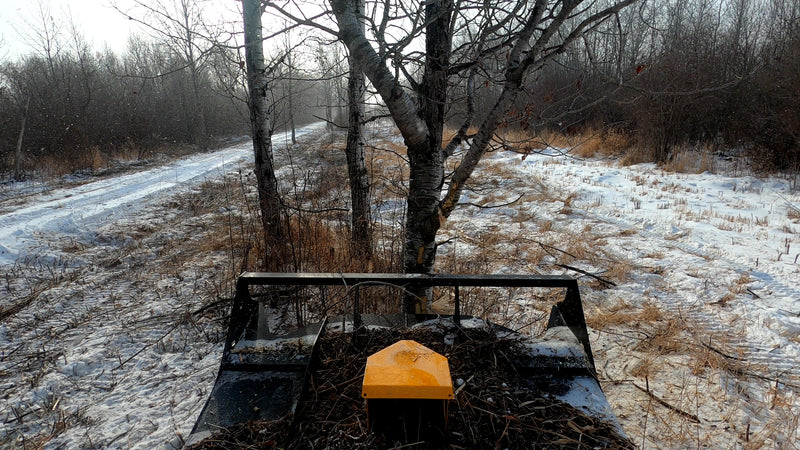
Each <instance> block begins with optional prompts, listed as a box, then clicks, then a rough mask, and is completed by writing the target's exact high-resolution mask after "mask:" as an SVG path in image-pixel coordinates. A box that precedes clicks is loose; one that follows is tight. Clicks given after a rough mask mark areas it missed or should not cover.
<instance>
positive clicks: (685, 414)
mask: <svg viewBox="0 0 800 450" xmlns="http://www.w3.org/2000/svg"><path fill="white" fill-rule="evenodd" d="M631 384H632V385H633V386H634V387H635V388H637V389H639V390H640V391H642V392H644V393H645V394H647V395H648V396H649V397H650V398H651V399H653V400H655V401H656V402H658V403H659V404H660V405H661V406H663V407H665V408H667V409H669V410H670V411H673V412H675V413H678V414H679V415H681V416H683V417H686V418H687V419H689V420H691V421H692V422H694V423H700V418H698V417H697V416H696V415H694V414H691V413H688V412H686V411H684V410H682V409H679V408H678V407H677V406H673V405H671V404H669V403H667V402H666V401H664V400H662V399H661V398H659V397H657V396H656V395H655V394H653V393H652V392H650V391H648V390H647V389H645V388H643V387H641V386H639V385H638V384H636V383H631Z"/></svg>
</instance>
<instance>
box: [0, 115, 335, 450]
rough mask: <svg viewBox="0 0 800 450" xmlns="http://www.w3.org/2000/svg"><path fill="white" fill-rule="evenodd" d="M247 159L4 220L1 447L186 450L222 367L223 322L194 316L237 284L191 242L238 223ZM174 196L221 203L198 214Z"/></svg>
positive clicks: (75, 191) (205, 160) (85, 193)
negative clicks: (235, 191)
mask: <svg viewBox="0 0 800 450" xmlns="http://www.w3.org/2000/svg"><path fill="white" fill-rule="evenodd" d="M320 128H321V127H320V125H319V124H315V125H312V126H309V127H304V128H302V129H299V130H297V135H303V134H308V133H314V132H316V131H318V130H319V129H320ZM287 140H288V136H286V135H285V134H277V135H275V136H273V142H274V143H275V148H276V150H282V149H283V148H286V145H285V142H286V141H287ZM283 153H286V152H283ZM250 159H252V150H251V145H250V144H249V142H248V143H243V144H241V145H236V146H233V147H230V148H226V149H223V150H220V151H216V152H213V153H208V154H200V155H194V156H190V157H187V158H184V159H181V160H179V161H175V162H173V163H170V164H168V165H165V166H163V167H158V168H153V169H150V170H146V171H142V172H138V173H129V174H125V175H121V176H117V177H114V178H111V179H104V180H98V181H95V182H90V183H86V184H83V185H79V186H75V187H72V188H66V189H56V190H52V191H49V192H44V193H37V194H33V195H30V196H26V197H25V199H24V201H25V203H24V204H22V205H21V206H19V207H17V208H16V209H15V210H13V211H7V212H5V213H0V226H1V228H0V245H2V247H4V253H3V254H2V255H0V273H2V274H3V275H4V277H3V278H2V280H3V282H4V284H3V285H2V286H1V287H0V289H2V291H0V292H2V294H0V314H2V316H3V320H2V321H0V394H2V399H0V447H3V448H5V447H6V445H10V446H11V448H18V447H19V448H22V447H24V448H27V447H26V446H37V444H36V443H37V442H39V443H40V444H41V445H42V446H45V443H46V445H47V446H48V448H51V447H52V448H141V449H151V448H165V449H174V448H180V447H181V446H182V443H183V441H182V436H186V435H187V434H188V433H189V431H190V429H191V426H192V424H193V423H194V420H195V419H196V417H197V415H198V414H199V409H200V408H201V407H202V405H203V404H204V401H205V398H206V396H207V391H206V389H207V387H209V386H210V385H211V384H212V383H213V379H214V377H215V373H216V369H217V368H218V365H219V354H218V351H219V350H220V349H219V345H218V344H217V343H219V342H220V340H221V336H219V335H218V333H220V330H222V328H221V327H220V326H219V323H218V322H219V320H220V318H219V317H218V316H215V315H214V314H213V313H203V314H198V313H197V311H198V310H201V308H203V306H205V305H208V304H209V303H213V302H214V301H215V300H218V299H219V297H220V296H221V295H228V293H227V291H226V285H225V283H227V282H228V281H226V280H231V279H233V278H234V276H235V274H234V273H231V272H230V271H231V270H233V269H232V268H231V267H230V265H229V264H228V261H227V260H226V254H225V251H222V252H220V251H214V250H215V249H209V251H199V252H198V251H193V250H188V251H187V248H185V247H184V245H185V244H186V243H188V242H190V241H194V244H188V245H186V247H188V248H189V249H198V248H200V249H202V248H203V247H202V244H198V243H197V242H200V243H202V242H204V241H205V240H206V239H208V238H207V237H206V235H207V234H213V233H214V226H213V225H214V224H215V223H216V224H219V223H227V219H230V218H231V217H234V216H235V215H236V214H239V212H238V211H237V210H236V207H235V206H232V205H225V204H224V203H222V202H220V200H219V196H222V198H224V196H225V195H226V194H224V193H223V192H224V189H225V187H224V185H221V184H218V183H219V182H220V181H221V180H222V179H223V177H224V176H225V175H226V173H227V174H228V176H229V177H230V176H231V175H230V174H231V173H234V174H235V173H236V170H237V169H238V168H239V167H240V166H243V165H245V164H246V163H247V162H248V161H249V160H250ZM203 181H209V182H211V184H210V185H209V186H208V187H206V188H205V190H203V188H202V187H201V186H200V183H201V182H203ZM176 194H180V195H181V197H180V198H181V199H184V198H187V199H189V200H188V201H189V202H192V201H193V200H192V198H194V197H192V196H204V195H215V196H216V199H212V200H211V201H208V202H206V203H208V204H209V206H208V209H207V210H203V211H199V212H198V211H197V210H196V209H194V208H193V207H190V206H187V207H186V209H185V210H184V209H181V208H180V207H178V206H175V205H172V204H171V202H172V200H171V199H174V198H175V195H176ZM204 199H205V197H203V198H202V199H200V200H201V203H202V202H203V200H204ZM12 200H13V202H15V203H17V204H20V203H21V202H20V201H19V199H16V198H15V199H12ZM231 208H233V209H231ZM209 240H211V239H209ZM64 242H74V243H75V245H72V246H71V247H69V248H62V245H63V243H64ZM26 255H30V257H31V259H26ZM54 255H60V256H54ZM59 257H60V258H63V259H60V260H58V261H57V262H54V263H52V264H51V263H50V262H49V260H48V258H54V261H55V258H59ZM17 258H19V259H17ZM42 260H45V263H44V264H40V263H39V261H42ZM76 260H77V261H81V263H80V264H75V263H74V261H76ZM220 311H221V312H219V313H217V314H224V307H222V310H220ZM120 405H124V407H123V408H120Z"/></svg>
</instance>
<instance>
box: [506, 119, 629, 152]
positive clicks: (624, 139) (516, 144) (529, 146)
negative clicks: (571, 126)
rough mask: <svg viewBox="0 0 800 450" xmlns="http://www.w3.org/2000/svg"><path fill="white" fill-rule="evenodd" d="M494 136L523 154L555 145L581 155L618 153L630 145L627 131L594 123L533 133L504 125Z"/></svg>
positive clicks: (626, 149) (624, 150) (508, 147)
mask: <svg viewBox="0 0 800 450" xmlns="http://www.w3.org/2000/svg"><path fill="white" fill-rule="evenodd" d="M495 139H496V140H497V141H498V142H499V143H501V145H503V146H504V147H505V148H507V149H509V150H512V151H515V152H518V153H522V154H530V153H535V152H538V151H541V150H544V149H546V148H557V149H563V150H568V151H569V152H570V153H571V154H572V155H575V156H578V157H581V158H590V157H597V156H619V155H622V154H624V153H625V152H626V151H628V149H629V148H630V146H631V139H630V137H629V136H628V135H627V134H625V133H623V132H621V131H618V130H613V129H597V128H593V127H588V128H586V129H584V130H582V131H580V132H576V133H571V134H565V133H563V132H560V131H556V130H552V129H544V130H541V131H539V132H538V133H536V134H531V133H530V132H527V131H521V130H510V129H504V130H500V131H498V132H497V134H496V136H495Z"/></svg>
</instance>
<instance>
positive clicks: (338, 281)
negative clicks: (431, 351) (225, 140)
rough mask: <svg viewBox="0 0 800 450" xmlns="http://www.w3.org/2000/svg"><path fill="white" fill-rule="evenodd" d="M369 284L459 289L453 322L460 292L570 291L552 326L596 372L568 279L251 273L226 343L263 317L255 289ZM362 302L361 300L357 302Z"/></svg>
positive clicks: (574, 286)
mask: <svg viewBox="0 0 800 450" xmlns="http://www.w3.org/2000/svg"><path fill="white" fill-rule="evenodd" d="M364 284H382V285H392V286H397V287H400V288H404V289H407V290H408V289H409V288H430V287H435V286H444V287H453V288H454V289H455V311H454V314H453V321H454V322H455V323H456V324H458V323H460V320H461V304H460V298H459V288H460V287H523V288H565V289H566V290H567V292H566V296H565V297H564V300H562V301H560V302H558V303H557V304H556V305H555V306H554V307H553V311H552V312H551V314H550V321H549V326H558V325H563V326H567V327H569V328H570V330H571V331H572V332H573V334H575V336H576V337H577V338H578V340H579V341H580V342H581V344H582V345H583V347H584V350H585V352H586V355H587V357H588V358H589V362H590V364H591V365H592V367H594V357H593V355H592V349H591V345H590V343H589V333H588V331H587V329H586V319H585V317H584V314H583V305H582V302H581V297H580V291H579V289H578V282H577V280H575V279H574V278H572V277H569V276H565V275H447V274H435V275H424V274H394V273H272V272H246V273H243V274H242V275H241V276H240V277H239V279H238V281H237V283H236V297H235V299H234V305H233V309H232V311H231V321H230V328H229V330H228V337H227V340H226V342H225V353H227V352H228V351H229V350H230V348H231V346H232V345H233V344H234V343H235V340H236V339H237V338H238V337H239V336H242V335H243V333H244V332H245V330H246V329H247V324H248V323H249V321H250V320H252V319H253V318H254V317H257V316H258V302H256V301H254V300H253V299H252V297H251V296H250V290H249V288H250V286H281V285H284V286H286V285H291V286H345V287H347V286H356V285H364ZM355 298H356V299H357V298H358V297H357V296H356V297H355ZM359 309H360V305H359V302H358V301H354V302H353V323H354V324H355V326H356V328H358V326H359V325H360V314H361V311H359Z"/></svg>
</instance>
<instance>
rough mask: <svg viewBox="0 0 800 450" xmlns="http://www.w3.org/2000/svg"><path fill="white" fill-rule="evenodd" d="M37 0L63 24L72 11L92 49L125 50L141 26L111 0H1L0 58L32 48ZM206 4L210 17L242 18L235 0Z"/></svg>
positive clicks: (123, 4) (126, 5)
mask: <svg viewBox="0 0 800 450" xmlns="http://www.w3.org/2000/svg"><path fill="white" fill-rule="evenodd" d="M40 1H41V2H42V3H43V4H44V5H45V7H47V8H49V9H50V13H51V15H52V16H53V18H54V19H55V21H56V22H60V23H62V24H63V25H64V26H65V27H66V26H67V25H68V23H69V19H68V18H69V17H70V15H71V16H72V18H73V21H74V22H75V23H76V24H78V26H79V28H80V30H81V32H82V33H83V35H84V37H85V39H86V40H87V41H88V42H89V43H90V44H91V47H92V48H93V49H95V50H102V49H103V48H104V47H105V46H108V47H109V48H111V49H112V50H113V51H115V52H117V53H121V52H123V51H124V50H125V47H126V44H127V42H128V36H129V35H130V33H131V32H132V31H136V32H138V30H141V28H140V26H139V25H137V24H136V23H135V22H133V21H130V20H128V19H127V18H125V17H124V16H123V15H122V14H120V13H119V12H118V11H116V10H115V9H114V8H112V7H111V2H112V0H0V60H2V59H4V58H15V57H17V56H19V55H22V54H26V53H31V52H32V51H33V50H34V49H33V47H31V45H30V44H29V43H28V42H26V38H25V34H26V33H27V34H30V33H29V31H27V30H30V29H31V28H37V29H38V28H40V24H41V14H40V13H39V2H40ZM113 1H114V3H116V4H117V5H119V7H120V8H121V9H123V10H128V9H130V7H131V6H132V5H133V3H134V2H133V0H113ZM153 3H156V2H155V1H154V2H153ZM205 5H206V8H205V11H206V12H207V13H210V16H213V17H209V18H210V19H211V20H212V21H219V20H220V19H221V18H227V20H229V21H239V20H241V15H240V13H238V9H239V5H238V1H237V0H211V1H208V2H207V3H205ZM64 31H65V32H66V31H68V30H66V29H65V30H64Z"/></svg>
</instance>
